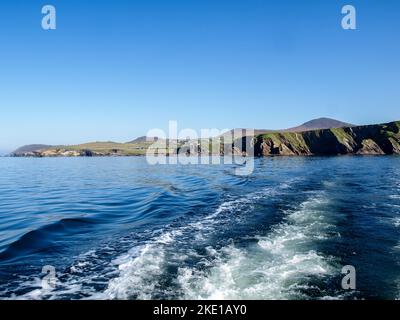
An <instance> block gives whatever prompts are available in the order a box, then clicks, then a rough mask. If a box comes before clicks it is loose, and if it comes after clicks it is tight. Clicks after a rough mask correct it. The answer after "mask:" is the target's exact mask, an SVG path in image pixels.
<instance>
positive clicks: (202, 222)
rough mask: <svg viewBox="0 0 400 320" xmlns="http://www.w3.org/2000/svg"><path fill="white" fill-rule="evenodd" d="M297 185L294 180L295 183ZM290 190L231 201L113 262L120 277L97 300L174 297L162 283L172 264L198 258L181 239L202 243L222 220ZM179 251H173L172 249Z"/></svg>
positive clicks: (273, 191) (271, 191) (269, 189)
mask: <svg viewBox="0 0 400 320" xmlns="http://www.w3.org/2000/svg"><path fill="white" fill-rule="evenodd" d="M294 181H296V180H295V179H294V180H293V182H294ZM288 187H289V184H288V183H285V184H282V185H280V186H278V187H275V188H266V189H264V190H261V191H258V192H255V193H251V194H248V195H244V196H243V197H241V198H236V199H230V200H227V201H225V202H223V203H222V204H221V205H220V206H219V207H218V208H217V209H216V210H215V211H214V212H213V213H211V214H210V215H208V216H206V217H203V218H201V219H199V220H197V221H194V222H191V223H188V224H187V225H184V226H181V227H179V228H176V229H173V230H169V231H163V232H162V233H161V235H160V236H158V237H155V238H153V239H151V240H149V242H148V243H147V244H145V245H143V246H140V247H135V248H132V249H131V250H130V251H129V252H128V253H127V254H126V255H124V256H121V257H119V258H118V259H116V260H115V261H114V263H115V264H116V265H118V269H119V275H118V277H116V278H114V279H112V280H110V282H109V284H108V288H107V289H106V290H105V292H104V293H102V294H100V295H96V298H104V299H130V298H135V299H152V298H157V297H165V296H174V295H176V292H174V293H169V292H167V291H166V290H169V289H168V288H166V286H165V285H163V281H165V277H166V275H167V274H168V270H167V269H168V267H170V266H171V261H173V262H176V263H178V264H179V261H183V260H185V259H186V258H187V255H186V254H187V253H188V254H191V255H196V253H195V252H194V251H191V252H188V250H186V251H185V250H179V244H178V245H177V242H178V241H180V237H181V236H182V235H185V236H186V239H188V237H187V235H189V239H192V240H193V241H195V242H200V241H202V240H204V238H206V237H207V235H208V234H209V233H210V232H212V231H213V230H214V229H215V224H218V223H220V217H221V215H223V214H228V217H227V218H228V219H230V218H232V217H231V216H230V215H229V214H230V213H234V212H242V213H243V212H246V211H250V210H252V209H253V206H254V203H255V202H256V201H257V200H258V199H260V198H262V197H265V196H266V195H273V194H274V193H275V192H278V190H280V189H286V188H288ZM174 245H175V246H176V249H173V250H171V248H174ZM179 279H180V278H179Z"/></svg>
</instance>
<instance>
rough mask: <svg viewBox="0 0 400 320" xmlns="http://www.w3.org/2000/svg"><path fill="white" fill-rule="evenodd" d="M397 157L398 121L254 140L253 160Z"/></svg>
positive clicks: (399, 123) (293, 133) (277, 133)
mask: <svg viewBox="0 0 400 320" xmlns="http://www.w3.org/2000/svg"><path fill="white" fill-rule="evenodd" d="M341 154H343V155H344V154H360V155H383V154H400V121H398V122H391V123H387V124H382V125H369V126H355V127H345V128H333V129H324V130H312V131H304V132H276V133H268V134H263V135H259V136H257V139H256V143H255V155H256V156H273V155H282V156H299V155H341Z"/></svg>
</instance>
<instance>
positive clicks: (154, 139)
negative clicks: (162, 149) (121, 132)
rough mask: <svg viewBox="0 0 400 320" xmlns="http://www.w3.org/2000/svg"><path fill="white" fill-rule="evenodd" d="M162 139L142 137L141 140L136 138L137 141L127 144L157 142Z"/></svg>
mask: <svg viewBox="0 0 400 320" xmlns="http://www.w3.org/2000/svg"><path fill="white" fill-rule="evenodd" d="M159 139H160V138H158V137H147V136H141V137H139V138H136V139H135V140H132V141H129V142H127V143H144V142H156V141H158V140H159Z"/></svg>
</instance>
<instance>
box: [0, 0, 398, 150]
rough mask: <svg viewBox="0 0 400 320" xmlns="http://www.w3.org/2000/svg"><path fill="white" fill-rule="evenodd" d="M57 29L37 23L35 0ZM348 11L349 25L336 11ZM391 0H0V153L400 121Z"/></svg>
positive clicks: (395, 17)
mask: <svg viewBox="0 0 400 320" xmlns="http://www.w3.org/2000/svg"><path fill="white" fill-rule="evenodd" d="M45 4H53V5H54V6H55V7H56V8H57V30H55V31H44V30H42V29H41V18H42V14H41V7H42V6H43V5H45ZM345 4H353V5H354V6H355V7H356V9H357V27H358V30H356V31H348V30H347V31H345V30H343V29H341V24H340V22H341V18H342V14H341V8H342V6H343V5H345ZM399 32H400V1H398V0H362V1H354V0H347V1H338V0H303V1H299V0H291V1H289V0H279V1H278V0H274V1H268V0H168V1H166V0H141V1H135V0H131V1H122V0H114V1H111V0H110V1H88V0H80V1H74V0H46V1H36V0H3V1H1V4H0V43H1V47H0V150H3V151H10V150H12V149H14V148H15V147H18V146H20V145H23V144H30V143H46V144H74V143H81V142H87V141H95V140H115V141H128V140H130V139H132V138H134V137H136V136H140V135H144V134H146V132H147V131H148V130H149V129H151V128H166V126H167V124H168V120H178V122H179V126H180V128H181V129H183V128H186V127H190V128H194V129H200V128H214V127H215V128H220V129H223V128H232V127H256V128H271V129H278V128H285V127H290V126H295V125H298V124H300V123H302V122H305V121H307V120H310V119H312V118H316V117H321V116H328V117H333V118H337V119H339V120H343V121H348V122H352V123H356V124H365V123H375V122H386V121H391V120H395V119H400V108H399V105H400V104H399V102H400V88H399V84H400V81H399V77H400V59H399V57H400V40H399Z"/></svg>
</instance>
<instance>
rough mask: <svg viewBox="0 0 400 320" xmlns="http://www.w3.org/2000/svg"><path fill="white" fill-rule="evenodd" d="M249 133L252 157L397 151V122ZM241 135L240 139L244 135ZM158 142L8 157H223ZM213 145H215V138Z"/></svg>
mask: <svg viewBox="0 0 400 320" xmlns="http://www.w3.org/2000/svg"><path fill="white" fill-rule="evenodd" d="M234 130H241V129H234ZM231 132H233V130H232V131H231ZM231 132H228V133H225V134H224V135H221V136H220V137H218V138H219V139H216V141H217V142H218V143H219V144H224V143H226V142H227V141H228V140H229V139H227V137H228V136H230V134H229V133H231ZM254 132H255V143H254V155H255V156H278V155H282V156H307V155H345V154H358V155H385V154H400V121H395V122H390V123H385V124H373V125H362V126H357V125H352V124H349V123H345V122H341V121H337V120H334V119H329V118H319V119H315V120H311V121H309V122H306V123H303V124H302V125H300V126H298V127H294V128H289V129H283V130H266V129H255V130H254ZM241 139H244V137H242V138H241ZM160 140H162V139H159V138H157V137H145V136H143V137H139V138H137V139H135V140H132V141H129V142H126V143H118V142H112V141H108V142H91V143H84V144H79V145H69V146H65V145H59V146H49V145H43V144H32V145H27V146H23V147H21V148H18V149H17V150H15V151H14V152H12V153H11V154H10V156H13V157H93V156H98V157H101V156H103V157H106V156H143V155H146V153H147V151H148V149H149V148H157V153H162V154H167V155H172V154H177V153H178V152H179V151H182V148H186V149H185V150H186V153H187V154H188V155H195V154H196V155H224V151H223V150H224V149H223V148H217V149H215V148H213V147H212V144H209V143H208V142H206V143H204V141H198V140H188V139H186V140H163V141H164V145H165V146H166V147H165V148H160V147H159V146H158V147H155V145H156V144H157V143H156V142H160ZM214 140H215V139H214ZM213 143H214V144H215V141H214V142H213ZM229 143H231V142H229ZM193 145H195V148H193ZM193 150H195V152H193ZM215 150H217V151H215ZM244 151H246V150H244Z"/></svg>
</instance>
